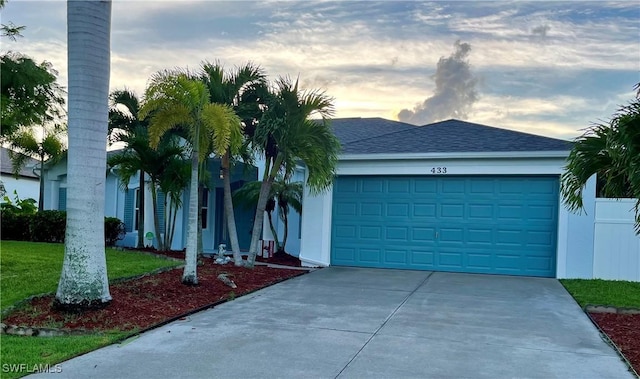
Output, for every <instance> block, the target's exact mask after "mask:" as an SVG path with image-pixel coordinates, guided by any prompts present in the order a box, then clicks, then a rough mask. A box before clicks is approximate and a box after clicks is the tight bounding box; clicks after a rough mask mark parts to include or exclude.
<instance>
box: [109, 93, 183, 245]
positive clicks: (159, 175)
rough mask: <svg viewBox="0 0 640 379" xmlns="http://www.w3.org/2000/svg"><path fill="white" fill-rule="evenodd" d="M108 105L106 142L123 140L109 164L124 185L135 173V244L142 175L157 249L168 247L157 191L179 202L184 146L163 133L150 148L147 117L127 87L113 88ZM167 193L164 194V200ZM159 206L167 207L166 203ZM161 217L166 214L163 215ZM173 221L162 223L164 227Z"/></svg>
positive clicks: (140, 219)
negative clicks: (148, 181)
mask: <svg viewBox="0 0 640 379" xmlns="http://www.w3.org/2000/svg"><path fill="white" fill-rule="evenodd" d="M111 102H112V107H111V110H110V111H109V131H110V135H109V141H110V143H116V142H120V143H125V144H126V148H125V149H123V150H122V151H121V152H118V153H115V154H113V155H111V156H110V157H109V158H108V159H107V164H108V165H109V166H110V167H115V166H118V168H119V170H118V176H119V178H120V181H121V183H123V185H124V186H125V188H126V187H128V184H129V181H130V179H131V177H133V176H134V175H136V173H139V181H140V183H139V188H140V191H139V196H140V198H139V201H140V208H139V213H138V225H139V226H140V227H139V230H138V247H144V232H143V230H144V226H143V225H144V212H145V211H144V192H145V191H144V188H145V176H146V175H148V176H149V178H150V179H151V187H150V189H151V197H152V203H153V215H154V216H153V225H154V229H155V231H156V234H157V236H156V237H157V241H158V249H159V250H165V249H168V248H170V247H171V244H170V243H169V244H168V245H167V243H168V242H170V234H168V233H166V231H165V233H164V236H165V238H164V239H161V238H160V233H161V232H162V230H161V227H160V222H159V218H158V216H159V212H158V194H157V189H158V188H160V189H161V190H162V191H163V193H164V194H165V195H167V196H168V197H169V198H170V199H172V200H173V201H172V202H171V203H170V207H171V208H175V207H176V206H179V204H180V197H181V195H182V190H183V188H184V187H186V185H187V183H188V181H187V180H186V179H185V175H184V169H183V167H184V165H185V163H184V160H183V158H184V149H183V148H182V147H181V146H179V145H178V144H177V142H176V137H175V136H172V135H166V136H164V137H163V138H161V139H160V143H159V144H158V146H157V147H156V148H155V149H154V148H152V147H151V146H150V141H149V130H148V129H149V122H148V120H147V119H139V117H138V115H139V112H140V101H139V100H138V97H137V96H136V95H135V93H133V92H131V91H128V90H116V91H114V92H113V93H112V94H111ZM166 200H167V197H165V202H166ZM163 209H165V210H166V209H167V207H166V204H165V207H163ZM165 220H167V218H166V217H165ZM172 227H173V225H172V224H170V223H165V228H172Z"/></svg>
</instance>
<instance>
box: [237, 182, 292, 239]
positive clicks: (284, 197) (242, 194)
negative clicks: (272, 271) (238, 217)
mask: <svg viewBox="0 0 640 379" xmlns="http://www.w3.org/2000/svg"><path fill="white" fill-rule="evenodd" d="M261 186H262V182H260V181H255V182H248V183H245V184H244V185H243V186H242V187H240V188H239V189H237V190H236V191H235V192H234V193H233V197H234V199H235V200H236V201H238V202H240V203H243V204H244V205H245V206H247V207H252V208H254V209H255V208H256V206H257V204H258V197H259V196H260V187H261ZM302 190H303V186H302V183H301V182H290V181H287V180H285V178H283V177H282V176H279V177H277V178H276V180H274V181H273V185H272V186H271V192H270V193H269V198H268V200H267V204H266V205H265V212H267V218H268V220H269V228H270V229H271V234H273V238H274V241H275V245H276V251H277V252H286V246H287V239H288V236H289V210H290V209H289V207H291V208H293V209H294V210H295V211H296V212H297V213H298V214H302ZM276 208H277V209H278V217H279V218H280V220H282V225H284V233H283V236H282V243H280V240H279V238H278V233H277V231H276V228H275V225H274V224H273V211H274V210H276Z"/></svg>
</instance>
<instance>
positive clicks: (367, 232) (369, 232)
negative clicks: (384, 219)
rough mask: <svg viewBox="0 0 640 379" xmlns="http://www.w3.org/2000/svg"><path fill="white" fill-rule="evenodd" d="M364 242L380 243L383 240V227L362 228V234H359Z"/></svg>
mask: <svg viewBox="0 0 640 379" xmlns="http://www.w3.org/2000/svg"><path fill="white" fill-rule="evenodd" d="M358 235H359V236H360V238H361V239H363V240H373V241H379V240H380V238H382V227H381V226H360V233H358Z"/></svg>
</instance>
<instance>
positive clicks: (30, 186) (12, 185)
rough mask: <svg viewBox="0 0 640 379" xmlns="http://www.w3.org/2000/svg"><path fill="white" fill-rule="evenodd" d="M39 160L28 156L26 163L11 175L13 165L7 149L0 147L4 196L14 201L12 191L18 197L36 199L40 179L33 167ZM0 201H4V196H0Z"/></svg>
mask: <svg viewBox="0 0 640 379" xmlns="http://www.w3.org/2000/svg"><path fill="white" fill-rule="evenodd" d="M38 164H39V162H38V161H37V160H36V159H33V158H29V160H28V161H27V164H26V165H25V166H24V168H23V169H22V170H20V172H19V173H18V176H17V177H16V176H14V175H13V166H12V165H11V159H10V158H9V149H6V148H4V147H3V148H1V150H0V180H1V181H2V185H3V186H4V190H5V192H6V196H8V197H9V199H10V200H11V201H14V197H15V195H14V191H15V192H16V193H17V194H18V197H19V198H20V199H28V198H31V199H34V200H35V201H36V202H37V201H38V198H39V195H40V179H39V177H38V176H37V175H36V174H35V173H34V168H35V167H37V165H38ZM0 202H4V196H0Z"/></svg>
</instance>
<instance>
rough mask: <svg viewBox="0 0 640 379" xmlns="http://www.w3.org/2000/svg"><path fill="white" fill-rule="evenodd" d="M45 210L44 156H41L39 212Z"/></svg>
mask: <svg viewBox="0 0 640 379" xmlns="http://www.w3.org/2000/svg"><path fill="white" fill-rule="evenodd" d="M43 209H44V154H40V193H39V194H38V212H42V210H43Z"/></svg>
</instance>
